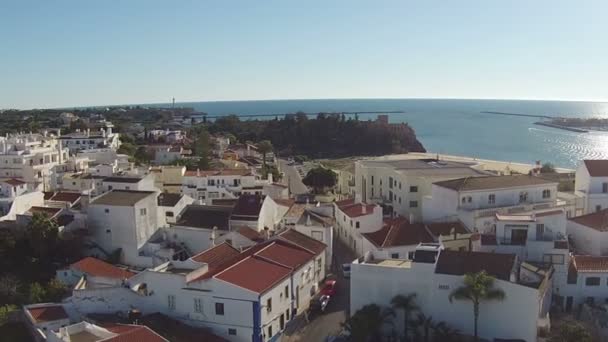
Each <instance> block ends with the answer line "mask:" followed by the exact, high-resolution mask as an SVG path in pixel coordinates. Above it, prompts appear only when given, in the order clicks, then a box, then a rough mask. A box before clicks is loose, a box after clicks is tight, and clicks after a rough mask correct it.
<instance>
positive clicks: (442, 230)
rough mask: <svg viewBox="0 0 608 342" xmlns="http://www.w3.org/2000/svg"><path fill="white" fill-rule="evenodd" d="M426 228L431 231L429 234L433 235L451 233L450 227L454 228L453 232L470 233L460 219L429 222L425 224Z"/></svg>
mask: <svg viewBox="0 0 608 342" xmlns="http://www.w3.org/2000/svg"><path fill="white" fill-rule="evenodd" d="M426 228H427V229H428V230H429V231H430V232H431V234H433V235H435V236H440V235H450V234H452V229H454V232H456V233H458V234H468V233H470V232H469V230H468V229H467V228H466V227H465V226H464V224H462V222H460V221H457V222H438V223H429V224H427V225H426Z"/></svg>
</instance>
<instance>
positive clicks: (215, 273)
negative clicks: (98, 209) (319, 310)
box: [68, 236, 325, 342]
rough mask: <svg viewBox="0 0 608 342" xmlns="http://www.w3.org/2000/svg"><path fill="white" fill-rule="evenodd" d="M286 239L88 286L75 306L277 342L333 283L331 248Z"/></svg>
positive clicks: (224, 248) (77, 293)
mask: <svg viewBox="0 0 608 342" xmlns="http://www.w3.org/2000/svg"><path fill="white" fill-rule="evenodd" d="M300 239H309V240H308V241H307V243H306V245H305V246H302V245H298V244H294V243H292V242H290V241H288V240H286V239H282V238H278V239H275V240H271V241H267V242H264V243H262V244H259V245H256V246H254V247H253V248H249V249H247V250H246V251H244V252H239V251H238V250H237V249H235V248H233V247H231V246H230V245H229V244H227V243H223V244H220V245H217V246H215V247H213V248H211V249H209V250H207V251H204V252H203V253H200V254H198V255H196V256H194V257H193V258H191V259H188V260H185V261H171V262H167V263H164V264H162V265H160V266H157V267H155V268H152V269H147V270H145V271H143V272H140V273H138V274H136V275H135V276H133V277H131V278H130V279H129V280H128V282H127V285H128V287H126V286H122V287H115V288H93V289H89V288H80V289H78V288H77V289H75V290H74V291H73V295H72V297H71V298H70V299H69V301H68V302H69V303H70V304H71V305H74V307H75V308H77V310H78V311H79V312H81V313H83V314H86V313H92V312H95V313H115V312H117V311H127V310H130V309H131V308H137V309H138V310H140V311H141V312H142V313H144V314H147V313H154V312H160V313H162V314H165V315H167V316H169V317H172V318H174V319H177V320H180V321H182V322H184V323H186V324H188V325H192V326H198V327H206V328H208V329H210V330H211V332H212V333H214V334H216V335H219V336H221V337H223V338H225V339H227V340H229V341H256V342H258V341H259V342H265V341H271V340H272V341H274V340H275V339H277V338H279V336H280V333H281V332H282V330H283V329H284V328H285V325H286V324H287V322H289V321H290V320H291V319H292V318H293V316H294V314H295V313H296V312H298V311H301V310H304V309H305V308H306V307H307V306H308V304H309V301H310V298H311V296H312V295H314V294H315V293H316V292H317V290H318V289H317V283H318V282H319V281H320V280H322V279H323V278H324V277H325V257H324V255H325V253H324V252H325V245H323V244H322V243H321V242H319V241H316V240H314V239H310V238H307V237H306V236H303V237H300Z"/></svg>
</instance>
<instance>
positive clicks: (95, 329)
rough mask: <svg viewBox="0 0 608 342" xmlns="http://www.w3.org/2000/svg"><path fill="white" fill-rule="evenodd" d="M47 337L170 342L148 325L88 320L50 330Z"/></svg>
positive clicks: (65, 341) (61, 341) (77, 341)
mask: <svg viewBox="0 0 608 342" xmlns="http://www.w3.org/2000/svg"><path fill="white" fill-rule="evenodd" d="M46 337H47V339H46V340H47V341H48V342H81V341H82V342H85V341H86V342H102V341H103V342H122V341H146V342H169V340H167V339H165V338H164V337H162V336H160V335H159V334H157V333H156V332H154V330H152V329H150V328H148V327H146V326H142V325H135V324H107V325H104V326H98V325H95V324H91V323H89V322H86V321H82V322H79V323H76V324H72V325H68V326H65V327H62V328H59V330H57V331H50V332H49V333H47V335H46Z"/></svg>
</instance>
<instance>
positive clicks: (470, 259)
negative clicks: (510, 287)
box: [435, 250, 515, 281]
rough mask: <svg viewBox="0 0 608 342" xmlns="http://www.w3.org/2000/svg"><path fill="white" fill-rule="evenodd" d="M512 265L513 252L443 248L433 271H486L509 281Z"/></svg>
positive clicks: (457, 272)
mask: <svg viewBox="0 0 608 342" xmlns="http://www.w3.org/2000/svg"><path fill="white" fill-rule="evenodd" d="M514 265H515V254H502V253H485V252H461V251H450V250H443V251H441V252H440V253H439V259H438V260H437V264H436V266H435V273H440V274H451V275H464V274H467V273H476V272H480V271H486V272H487V273H488V274H490V275H492V276H494V277H496V278H498V279H502V280H506V281H509V280H510V278H511V271H512V270H513V267H514Z"/></svg>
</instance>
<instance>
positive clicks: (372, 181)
mask: <svg viewBox="0 0 608 342" xmlns="http://www.w3.org/2000/svg"><path fill="white" fill-rule="evenodd" d="M372 185H374V176H372Z"/></svg>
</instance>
